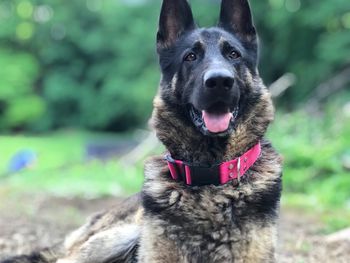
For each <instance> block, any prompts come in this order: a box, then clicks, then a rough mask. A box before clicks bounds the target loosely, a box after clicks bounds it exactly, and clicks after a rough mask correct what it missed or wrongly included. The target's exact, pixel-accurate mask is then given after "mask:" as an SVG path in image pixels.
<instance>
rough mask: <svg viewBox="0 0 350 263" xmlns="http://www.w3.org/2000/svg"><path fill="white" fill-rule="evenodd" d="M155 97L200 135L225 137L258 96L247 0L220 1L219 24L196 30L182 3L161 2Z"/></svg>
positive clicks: (254, 43)
mask: <svg viewBox="0 0 350 263" xmlns="http://www.w3.org/2000/svg"><path fill="white" fill-rule="evenodd" d="M157 51H158V54H159V59H160V66H161V70H162V81H161V91H160V94H161V97H162V99H163V100H164V101H166V102H167V103H168V104H169V105H173V107H175V108H181V109H186V112H185V115H186V116H187V117H188V119H190V120H191V121H192V123H193V125H194V126H195V127H197V129H198V130H199V131H200V132H201V133H202V134H204V135H210V136H221V137H222V136H228V135H230V134H231V133H232V132H234V130H235V128H236V126H237V122H239V120H240V118H242V117H243V116H242V115H244V113H246V112H247V110H248V109H247V107H250V106H251V105H252V104H253V103H254V102H253V100H254V99H256V98H257V97H258V96H259V93H260V91H259V89H260V85H255V84H254V82H256V81H260V78H259V77H258V71H257V57H258V55H257V53H258V47H257V36H256V31H255V27H254V25H253V22H252V16H251V11H250V7H249V4H248V1H247V0H223V1H222V5H221V12H220V18H219V23H218V25H217V26H216V27H212V28H198V27H197V26H196V24H195V22H194V20H193V16H192V12H191V8H190V6H189V4H188V2H187V1H186V0H176V1H175V0H164V1H163V5H162V9H161V14H160V20H159V30H158V34H157Z"/></svg>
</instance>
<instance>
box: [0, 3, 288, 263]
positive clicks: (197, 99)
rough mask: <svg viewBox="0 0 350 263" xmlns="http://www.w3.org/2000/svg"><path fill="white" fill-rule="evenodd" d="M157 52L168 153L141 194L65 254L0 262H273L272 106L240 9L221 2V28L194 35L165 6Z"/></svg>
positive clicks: (183, 9)
mask: <svg viewBox="0 0 350 263" xmlns="http://www.w3.org/2000/svg"><path fill="white" fill-rule="evenodd" d="M157 53H158V55H159V63H160V68H161V73H162V77H161V81H160V88H159V92H158V94H157V95H156V97H155V99H154V111H153V114H152V125H153V127H154V129H155V131H156V134H157V136H158V138H159V140H160V141H161V142H162V143H163V144H164V145H165V147H166V150H167V154H166V156H165V157H164V156H160V157H153V158H150V159H149V160H148V161H146V164H145V179H144V185H143V188H142V191H141V193H139V194H137V195H135V196H132V197H130V198H129V199H127V200H125V201H123V202H122V203H121V204H119V205H118V206H116V207H115V208H114V209H111V210H109V211H107V212H103V213H100V214H97V215H95V216H93V217H92V218H91V219H90V220H89V221H88V222H87V223H86V224H85V225H84V226H82V227H81V228H79V229H78V230H76V231H75V232H73V233H72V234H71V235H69V236H68V237H67V239H66V241H65V243H64V246H63V248H61V249H56V250H52V249H47V250H43V251H40V252H37V253H33V254H32V255H30V256H19V257H16V258H13V259H9V260H7V261H5V262H7V263H8V262H58V263H116V262H152V263H174V262H188V263H192V262H193V263H194V262H198V263H199V262H236V263H237V262H244V263H258V262H276V255H275V252H276V235H277V230H276V228H277V227H276V226H277V223H278V222H277V220H278V214H279V202H280V196H281V176H282V164H281V162H282V161H281V157H280V155H279V154H278V153H277V152H276V151H275V150H274V148H273V147H272V145H271V144H270V143H269V142H268V141H267V140H266V139H265V138H264V134H265V132H266V129H267V127H268V125H269V123H270V122H271V121H272V120H273V116H274V108H273V105H272V102H271V98H270V95H269V93H268V90H267V88H266V87H265V86H264V84H263V82H262V80H261V78H260V76H259V73H258V69H257V65H258V37H257V33H256V29H255V27H254V24H253V21H252V15H251V10H250V6H249V3H248V1H247V0H222V2H221V11H220V18H219V23H218V25H217V26H215V27H211V28H198V27H197V26H196V24H195V22H194V19H193V15H192V11H191V8H190V5H189V4H188V2H187V1H186V0H163V3H162V7H161V13H160V19H159V29H158V33H157ZM52 251H54V252H52Z"/></svg>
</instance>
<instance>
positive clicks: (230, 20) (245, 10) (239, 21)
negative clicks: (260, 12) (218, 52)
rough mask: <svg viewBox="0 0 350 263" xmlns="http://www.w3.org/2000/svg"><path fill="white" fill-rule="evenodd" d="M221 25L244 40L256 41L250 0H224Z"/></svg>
mask: <svg viewBox="0 0 350 263" xmlns="http://www.w3.org/2000/svg"><path fill="white" fill-rule="evenodd" d="M218 26H219V27H221V28H224V29H225V30H227V31H229V32H231V33H233V34H235V35H236V36H237V37H239V38H240V39H241V40H242V41H246V42H256V30H255V27H254V24H253V19H252V14H251V11H250V6H249V3H248V0H222V2H221V12H220V20H219V24H218Z"/></svg>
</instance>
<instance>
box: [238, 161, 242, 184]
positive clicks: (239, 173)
mask: <svg viewBox="0 0 350 263" xmlns="http://www.w3.org/2000/svg"><path fill="white" fill-rule="evenodd" d="M237 181H238V183H239V182H240V181H241V158H238V160H237Z"/></svg>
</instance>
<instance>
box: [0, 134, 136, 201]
mask: <svg viewBox="0 0 350 263" xmlns="http://www.w3.org/2000/svg"><path fill="white" fill-rule="evenodd" d="M125 139H129V138H125V136H116V135H101V134H89V133H85V132H78V131H75V132H59V133H53V134H50V135H45V136H40V137H36V136H25V135H18V136H0V144H1V148H2V150H1V155H0V163H1V166H0V174H3V176H2V177H1V178H0V180H1V181H0V191H6V192H13V191H14V192H21V191H24V192H37V191H40V192H47V193H50V194H54V195H65V196H72V195H79V196H87V197H93V196H101V195H108V194H113V195H121V194H126V193H131V192H136V191H137V190H138V189H140V187H141V184H142V178H143V176H142V164H137V165H136V167H127V166H125V165H123V164H122V163H120V162H119V161H118V160H117V159H115V158H112V159H107V160H105V161H101V160H87V158H86V156H85V146H86V144H87V143H89V142H96V141H107V142H108V141H117V140H125ZM23 149H30V150H32V151H35V152H36V153H37V154H38V161H37V162H36V163H35V164H34V165H32V166H31V167H29V168H27V169H24V170H22V171H21V172H18V173H16V174H10V175H5V174H6V171H7V166H8V163H9V160H10V159H11V156H13V155H14V154H15V153H16V152H18V151H19V150H23Z"/></svg>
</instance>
